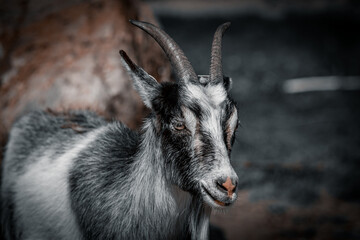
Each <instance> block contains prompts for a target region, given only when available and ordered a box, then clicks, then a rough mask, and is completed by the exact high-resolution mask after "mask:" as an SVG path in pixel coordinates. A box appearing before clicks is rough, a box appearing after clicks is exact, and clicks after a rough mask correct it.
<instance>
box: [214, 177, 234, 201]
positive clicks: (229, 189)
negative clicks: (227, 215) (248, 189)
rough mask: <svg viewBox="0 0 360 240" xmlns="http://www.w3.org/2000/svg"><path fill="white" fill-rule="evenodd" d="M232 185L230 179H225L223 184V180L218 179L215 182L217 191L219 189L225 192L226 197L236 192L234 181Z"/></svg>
mask: <svg viewBox="0 0 360 240" xmlns="http://www.w3.org/2000/svg"><path fill="white" fill-rule="evenodd" d="M234 183H235V185H234ZM234 183H233V181H232V180H231V178H230V177H227V179H226V181H225V182H224V180H220V179H219V180H218V181H217V185H218V187H219V189H221V190H222V191H226V192H227V194H228V197H231V196H232V195H233V193H234V192H235V191H236V180H234Z"/></svg>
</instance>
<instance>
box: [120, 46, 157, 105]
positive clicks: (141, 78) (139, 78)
mask: <svg viewBox="0 0 360 240" xmlns="http://www.w3.org/2000/svg"><path fill="white" fill-rule="evenodd" d="M119 53H120V55H121V60H122V63H123V65H124V66H125V68H126V70H127V71H128V73H129V75H130V77H131V78H132V80H133V82H134V86H135V89H136V90H137V92H138V93H139V94H140V96H141V98H142V99H143V101H144V103H145V105H146V106H147V107H148V108H150V109H152V104H151V102H152V100H153V99H154V98H155V97H156V96H157V95H158V94H159V89H160V84H159V83H158V82H157V81H156V79H155V78H154V77H153V76H151V75H150V74H148V73H147V72H145V70H144V69H142V68H141V67H139V66H137V65H136V64H135V63H133V61H131V59H130V58H129V56H128V55H127V54H126V53H125V52H124V51H123V50H120V52H119Z"/></svg>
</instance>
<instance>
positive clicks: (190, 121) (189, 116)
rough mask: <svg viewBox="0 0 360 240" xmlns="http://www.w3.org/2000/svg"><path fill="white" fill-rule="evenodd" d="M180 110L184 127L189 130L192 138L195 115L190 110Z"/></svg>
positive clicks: (194, 130) (194, 128) (184, 108)
mask: <svg viewBox="0 0 360 240" xmlns="http://www.w3.org/2000/svg"><path fill="white" fill-rule="evenodd" d="M181 110H182V112H183V115H184V118H185V122H186V127H187V128H188V129H189V130H190V132H191V134H192V136H194V135H195V132H196V124H197V121H198V119H197V118H196V116H195V114H194V113H193V112H192V111H190V109H188V108H186V107H182V108H181Z"/></svg>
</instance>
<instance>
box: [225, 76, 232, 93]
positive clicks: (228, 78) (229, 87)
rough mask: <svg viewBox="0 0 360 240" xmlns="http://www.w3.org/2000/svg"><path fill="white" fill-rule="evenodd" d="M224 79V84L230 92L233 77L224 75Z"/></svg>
mask: <svg viewBox="0 0 360 240" xmlns="http://www.w3.org/2000/svg"><path fill="white" fill-rule="evenodd" d="M223 79H224V81H223V85H224V88H225V90H226V91H227V92H228V91H230V90H231V88H232V78H231V77H227V76H224V78H223Z"/></svg>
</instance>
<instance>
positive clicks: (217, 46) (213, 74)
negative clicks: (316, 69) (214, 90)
mask: <svg viewBox="0 0 360 240" xmlns="http://www.w3.org/2000/svg"><path fill="white" fill-rule="evenodd" d="M230 24H231V23H230V22H227V23H224V24H222V25H220V26H219V27H218V28H217V29H216V32H215V34H214V40H213V43H212V47H211V63H210V76H209V82H210V83H212V84H217V83H220V82H222V81H223V70H222V62H221V42H222V37H223V35H224V33H225V31H226V30H227V29H228V28H229V26H230Z"/></svg>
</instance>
